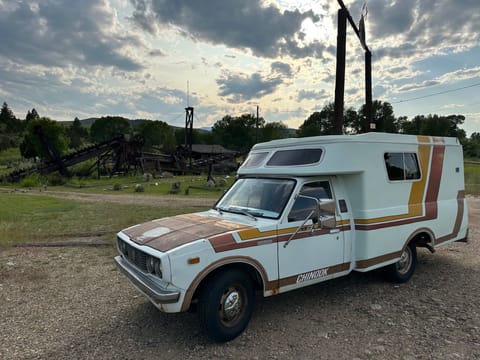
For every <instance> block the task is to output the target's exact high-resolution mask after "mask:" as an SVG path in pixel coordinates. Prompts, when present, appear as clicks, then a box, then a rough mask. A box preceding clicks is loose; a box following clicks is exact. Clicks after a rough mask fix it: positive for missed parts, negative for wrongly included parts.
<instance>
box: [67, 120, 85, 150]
mask: <svg viewBox="0 0 480 360" xmlns="http://www.w3.org/2000/svg"><path fill="white" fill-rule="evenodd" d="M67 136H68V138H69V140H70V141H69V142H70V148H72V149H78V148H80V147H82V146H83V145H84V144H85V141H86V140H87V139H88V130H87V129H86V128H85V127H83V126H82V123H81V122H80V120H79V119H78V118H75V120H73V123H72V125H70V126H69V127H68V128H67Z"/></svg>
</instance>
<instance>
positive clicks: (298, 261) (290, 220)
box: [278, 181, 348, 290]
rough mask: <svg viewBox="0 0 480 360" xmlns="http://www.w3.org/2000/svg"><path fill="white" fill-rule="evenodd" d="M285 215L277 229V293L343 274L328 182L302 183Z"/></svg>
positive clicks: (340, 236)
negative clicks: (278, 289) (278, 290)
mask: <svg viewBox="0 0 480 360" xmlns="http://www.w3.org/2000/svg"><path fill="white" fill-rule="evenodd" d="M317 200H318V202H317ZM318 205H320V206H318ZM327 205H328V206H327ZM332 205H333V206H332ZM287 213H288V216H287V218H286V219H285V220H284V221H283V222H282V224H281V225H280V226H279V229H278V235H279V236H278V258H279V268H278V269H279V280H280V289H281V290H282V289H283V290H289V289H291V288H295V287H300V286H304V285H308V284H311V283H315V282H320V281H322V280H326V278H331V277H332V275H334V274H335V273H338V272H341V271H344V270H346V269H344V268H345V265H344V264H343V258H344V236H343V232H342V231H340V229H339V228H337V224H338V223H339V222H340V221H341V218H340V216H339V212H338V211H337V210H336V206H335V202H334V198H333V194H332V190H331V186H330V183H329V182H328V181H312V182H307V183H304V184H303V186H302V188H301V190H300V192H299V194H298V195H297V197H296V199H295V201H294V203H293V204H292V206H291V208H290V209H289V210H288V211H287ZM347 269H348V266H347Z"/></svg>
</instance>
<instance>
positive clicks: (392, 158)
mask: <svg viewBox="0 0 480 360" xmlns="http://www.w3.org/2000/svg"><path fill="white" fill-rule="evenodd" d="M463 170H464V169H463V155H462V147H461V145H460V144H459V142H458V141H457V139H454V138H439V137H429V136H409V135H398V134H383V133H369V134H363V135H353V136H347V135H339V136H321V137H311V138H300V139H284V140H276V141H271V142H267V143H262V144H257V145H255V146H254V147H253V148H252V150H251V152H250V154H249V155H248V158H247V159H246V160H245V162H244V163H243V164H242V166H241V167H240V168H239V170H238V179H237V180H236V182H235V183H234V184H233V186H232V187H231V188H230V189H229V190H228V191H227V192H226V193H225V194H224V195H223V196H222V198H221V199H220V200H219V201H218V202H217V203H216V205H215V206H214V208H213V209H211V210H209V211H205V212H200V213H196V214H188V215H179V216H174V217H169V218H164V219H159V220H154V221H151V222H148V223H145V224H141V225H136V226H133V227H130V228H128V229H125V230H123V231H121V232H119V233H118V237H117V247H118V251H119V253H120V255H119V256H117V257H116V258H115V260H116V263H117V265H118V267H119V269H120V270H121V271H122V272H123V273H124V274H125V275H126V276H127V277H128V278H129V279H130V281H131V282H132V283H133V285H134V286H135V287H136V288H137V289H138V290H139V291H141V292H142V293H143V294H144V295H145V296H146V297H147V298H148V299H149V300H150V301H151V302H152V303H153V304H155V306H157V307H158V308H159V309H160V310H161V311H165V312H181V311H187V310H188V309H189V308H190V307H191V306H192V305H193V304H195V307H196V309H197V311H198V314H199V317H200V322H201V324H202V326H203V327H204V329H205V330H206V332H207V334H208V335H209V336H210V337H211V338H213V339H214V340H217V341H227V340H230V339H233V338H234V337H236V336H238V335H239V334H240V333H241V332H242V331H243V330H244V329H245V327H246V326H247V324H248V322H249V319H250V316H251V314H252V310H253V301H254V292H255V291H256V290H258V291H260V292H262V293H263V295H264V296H271V295H276V294H279V293H282V292H285V291H289V290H293V289H297V288H300V287H302V286H307V285H312V284H316V283H319V282H321V281H325V280H329V279H332V278H336V277H339V276H343V275H347V274H349V273H350V272H351V271H353V270H355V271H369V270H372V269H376V268H380V267H382V268H384V270H385V273H386V274H387V275H388V277H389V278H390V279H391V280H393V281H396V282H405V281H407V280H409V278H410V277H411V276H412V274H413V272H414V270H415V264H416V256H417V255H416V254H417V253H416V248H417V247H425V248H427V249H429V250H430V251H431V252H432V253H433V252H434V251H435V248H437V247H439V246H442V245H445V244H448V243H449V242H452V241H466V238H467V234H468V224H467V205H466V200H465V190H464V175H463Z"/></svg>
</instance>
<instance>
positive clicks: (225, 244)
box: [208, 225, 351, 253]
mask: <svg viewBox="0 0 480 360" xmlns="http://www.w3.org/2000/svg"><path fill="white" fill-rule="evenodd" d="M295 229H296V228H295ZM338 229H339V230H340V231H349V230H351V228H350V225H347V226H341V227H339V228H338ZM269 233H272V232H269ZM293 233H294V231H292V232H291V233H287V234H283V235H279V236H270V237H267V238H261V239H258V240H250V241H242V242H236V241H235V238H234V237H233V233H226V234H220V235H214V236H211V237H209V238H208V240H209V241H210V244H211V245H212V247H213V249H214V250H215V252H216V253H218V252H223V251H229V250H236V249H243V248H247V247H252V246H259V245H268V244H273V243H276V242H279V243H281V242H284V241H288V240H289V239H290V237H291V236H292V234H293ZM328 233H330V230H329V229H318V230H315V231H314V232H313V233H312V232H311V227H310V226H306V227H305V230H303V231H299V232H298V233H297V234H296V235H295V236H294V237H293V239H292V240H291V241H295V240H300V239H305V238H309V237H312V236H319V235H324V234H328ZM318 241H322V240H321V238H320V239H318Z"/></svg>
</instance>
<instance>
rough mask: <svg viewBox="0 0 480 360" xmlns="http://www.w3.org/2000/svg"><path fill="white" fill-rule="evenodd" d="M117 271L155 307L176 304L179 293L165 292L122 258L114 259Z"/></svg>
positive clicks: (173, 291) (165, 290)
mask: <svg viewBox="0 0 480 360" xmlns="http://www.w3.org/2000/svg"><path fill="white" fill-rule="evenodd" d="M115 263H116V264H117V267H118V269H119V270H120V271H121V272H122V273H123V274H125V275H126V276H127V277H128V278H129V280H130V281H131V282H132V283H133V285H134V286H135V287H136V288H137V289H138V290H139V291H140V292H142V293H143V294H145V296H147V297H148V298H149V299H150V301H151V302H153V303H154V304H155V305H156V306H157V307H158V306H159V305H161V304H172V303H176V302H177V301H178V299H179V297H180V291H175V290H167V289H164V288H162V287H160V286H159V285H158V284H157V283H155V282H154V281H153V280H152V279H150V278H149V277H148V276H147V275H145V274H143V273H142V272H140V271H138V270H137V269H135V268H134V267H133V266H132V265H130V264H129V263H128V262H127V261H125V259H124V258H123V257H122V256H117V257H115Z"/></svg>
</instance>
